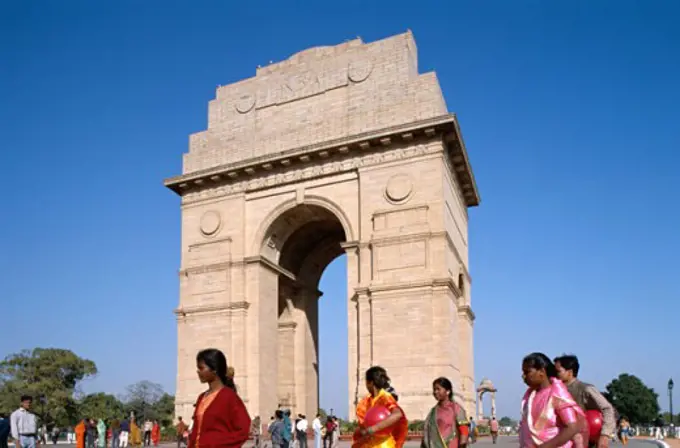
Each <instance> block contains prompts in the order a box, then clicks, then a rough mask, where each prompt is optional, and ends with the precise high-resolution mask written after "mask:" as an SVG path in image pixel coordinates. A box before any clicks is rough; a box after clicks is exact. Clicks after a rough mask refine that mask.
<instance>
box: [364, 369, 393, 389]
mask: <svg viewBox="0 0 680 448" xmlns="http://www.w3.org/2000/svg"><path fill="white" fill-rule="evenodd" d="M366 381H370V382H371V383H373V385H374V386H375V387H377V388H378V389H387V388H389V387H390V377H389V376H387V370H385V369H383V368H382V367H380V366H373V367H371V368H370V369H368V370H367V371H366Z"/></svg>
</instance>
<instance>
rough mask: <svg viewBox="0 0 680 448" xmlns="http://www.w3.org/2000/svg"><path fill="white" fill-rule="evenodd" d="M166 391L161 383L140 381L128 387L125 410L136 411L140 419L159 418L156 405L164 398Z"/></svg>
mask: <svg viewBox="0 0 680 448" xmlns="http://www.w3.org/2000/svg"><path fill="white" fill-rule="evenodd" d="M163 395H165V392H164V391H163V387H162V386H161V385H160V384H156V383H152V382H151V381H146V380H145V381H139V382H138V383H135V384H131V385H130V386H128V387H127V389H126V394H125V397H124V399H123V402H124V404H125V412H126V413H130V412H134V413H135V415H136V416H137V418H138V419H140V420H144V419H159V420H160V416H159V415H157V414H156V410H155V407H154V406H155V405H156V404H157V403H158V402H159V401H160V400H161V398H163Z"/></svg>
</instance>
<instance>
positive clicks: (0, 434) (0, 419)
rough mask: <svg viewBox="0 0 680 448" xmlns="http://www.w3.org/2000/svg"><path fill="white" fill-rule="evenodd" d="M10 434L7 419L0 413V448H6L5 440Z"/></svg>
mask: <svg viewBox="0 0 680 448" xmlns="http://www.w3.org/2000/svg"><path fill="white" fill-rule="evenodd" d="M10 432H11V428H10V424H9V419H8V418H7V416H6V415H5V414H3V413H0V448H7V439H8V438H9V433H10Z"/></svg>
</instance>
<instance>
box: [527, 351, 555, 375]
mask: <svg viewBox="0 0 680 448" xmlns="http://www.w3.org/2000/svg"><path fill="white" fill-rule="evenodd" d="M522 365H523V366H527V367H530V368H532V367H533V368H534V369H536V370H541V369H543V370H545V373H546V375H548V378H557V369H556V368H555V364H553V362H552V361H551V360H550V358H548V357H547V356H546V355H544V354H543V353H538V352H535V353H531V354H530V355H527V356H525V357H524V359H523V360H522Z"/></svg>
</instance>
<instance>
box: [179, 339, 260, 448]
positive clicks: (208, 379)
mask: <svg viewBox="0 0 680 448" xmlns="http://www.w3.org/2000/svg"><path fill="white" fill-rule="evenodd" d="M196 367H197V370H198V378H199V379H200V380H201V383H208V386H209V387H208V390H207V391H205V392H203V393H202V394H201V395H199V396H198V400H196V407H195V410H194V423H193V429H192V431H191V434H190V436H189V437H190V439H189V447H190V448H201V447H206V448H207V447H209V448H241V446H242V445H243V444H244V443H245V442H246V441H247V440H248V437H250V416H249V415H248V411H247V410H246V407H245V405H244V404H243V401H242V400H241V398H240V397H239V396H238V394H237V393H236V386H235V385H234V381H233V380H232V379H231V378H230V377H228V376H227V358H226V356H224V353H222V352H221V351H219V350H217V349H214V348H209V349H206V350H202V351H201V352H199V353H198V355H197V356H196Z"/></svg>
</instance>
